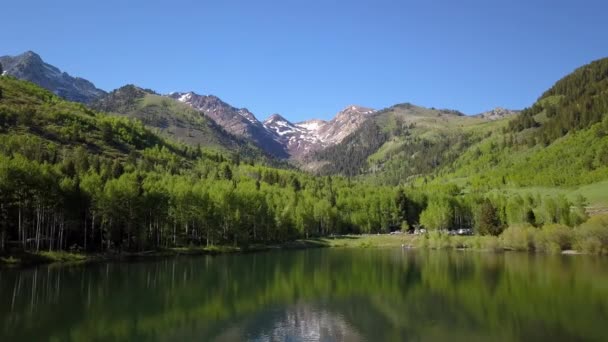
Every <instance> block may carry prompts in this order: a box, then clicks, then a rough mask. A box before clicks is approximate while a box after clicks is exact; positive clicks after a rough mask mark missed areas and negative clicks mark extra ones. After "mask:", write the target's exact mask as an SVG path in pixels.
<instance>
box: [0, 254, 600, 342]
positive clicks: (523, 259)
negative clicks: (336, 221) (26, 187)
mask: <svg viewBox="0 0 608 342" xmlns="http://www.w3.org/2000/svg"><path fill="white" fill-rule="evenodd" d="M607 323H608V259H606V258H601V257H590V256H562V255H556V256H548V255H534V254H523V253H502V254H493V253H481V252H465V251H425V250H420V251H414V250H401V249H399V248H397V249H340V248H334V249H309V250H297V251H274V252H264V253H255V254H242V255H222V256H201V257H177V258H168V259H160V260H148V261H140V262H115V263H100V264H91V265H80V266H53V265H51V266H41V267H36V268H29V269H0V324H1V325H0V341H12V342H15V341H260V342H261V341H406V340H407V341H447V340H449V341H468V342H470V341H488V340H492V341H541V340H546V341H578V340H585V341H608V325H607Z"/></svg>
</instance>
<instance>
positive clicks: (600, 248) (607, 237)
mask: <svg viewBox="0 0 608 342" xmlns="http://www.w3.org/2000/svg"><path fill="white" fill-rule="evenodd" d="M575 236H576V237H575V238H576V246H577V248H578V249H579V250H581V251H584V252H587V253H594V254H608V215H599V216H594V217H591V218H590V219H589V220H588V221H587V222H585V223H583V224H581V225H580V226H579V227H577V228H576V230H575Z"/></svg>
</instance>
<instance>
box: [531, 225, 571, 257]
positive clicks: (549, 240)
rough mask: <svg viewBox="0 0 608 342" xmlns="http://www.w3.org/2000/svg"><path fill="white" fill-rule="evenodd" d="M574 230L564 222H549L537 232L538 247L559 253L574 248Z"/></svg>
mask: <svg viewBox="0 0 608 342" xmlns="http://www.w3.org/2000/svg"><path fill="white" fill-rule="evenodd" d="M573 241H574V230H573V229H572V228H570V227H568V226H565V225H563V224H549V225H546V226H544V227H543V228H542V230H541V232H540V233H539V234H537V239H536V248H537V249H539V250H542V251H546V252H551V253H559V252H561V251H562V250H565V249H570V248H572V242H573Z"/></svg>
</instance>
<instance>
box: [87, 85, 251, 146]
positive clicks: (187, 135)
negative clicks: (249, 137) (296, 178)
mask: <svg viewBox="0 0 608 342" xmlns="http://www.w3.org/2000/svg"><path fill="white" fill-rule="evenodd" d="M91 107H92V108H93V109H95V110H98V111H103V112H107V113H111V114H115V115H123V116H128V117H131V118H136V119H139V120H141V121H142V122H143V123H144V124H145V125H146V126H148V127H151V128H155V129H157V130H158V132H159V133H161V134H163V135H164V136H166V137H169V138H172V139H173V140H176V141H179V142H182V143H186V144H189V145H192V146H197V145H200V146H205V147H213V148H217V149H226V150H231V151H237V150H238V151H240V152H241V153H243V154H245V155H249V156H256V155H257V156H259V155H261V154H262V152H261V151H259V150H257V148H256V147H254V146H249V145H248V143H247V142H246V141H244V140H243V139H242V138H238V137H236V136H234V135H232V134H230V133H228V132H227V131H226V130H224V129H223V128H222V127H221V126H219V125H218V124H216V123H215V121H214V120H211V119H210V118H209V117H207V116H206V115H205V114H204V113H203V112H201V111H198V110H195V109H193V108H191V107H190V106H188V105H187V104H184V103H182V102H180V101H178V100H176V99H173V98H171V97H166V96H161V95H159V94H157V93H156V92H154V91H152V90H150V89H143V88H140V87H137V86H134V85H126V86H124V87H121V88H119V89H116V90H114V91H112V92H110V93H108V94H106V95H104V96H102V97H101V98H99V99H98V100H96V101H95V102H93V103H92V104H91ZM256 150H257V151H256Z"/></svg>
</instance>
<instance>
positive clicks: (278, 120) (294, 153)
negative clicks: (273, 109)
mask: <svg viewBox="0 0 608 342" xmlns="http://www.w3.org/2000/svg"><path fill="white" fill-rule="evenodd" d="M264 127H266V129H268V130H269V131H271V132H273V133H274V134H276V135H277V140H278V141H280V142H281V144H283V145H284V146H286V148H287V152H288V153H289V155H290V156H291V157H293V158H295V159H298V158H299V157H303V156H305V155H307V154H308V153H310V152H312V151H316V150H318V149H319V148H321V147H323V146H325V144H324V143H323V142H322V141H321V140H319V138H318V137H317V136H316V132H315V131H312V130H309V129H308V128H306V127H303V126H299V125H295V124H293V123H291V122H290V121H289V120H287V119H285V118H284V117H282V116H281V115H279V114H273V115H271V116H270V117H269V118H268V119H266V120H265V121H264Z"/></svg>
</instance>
